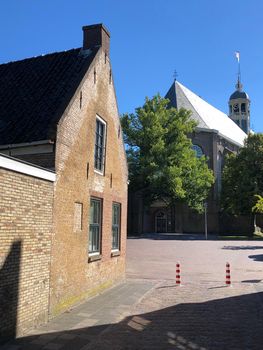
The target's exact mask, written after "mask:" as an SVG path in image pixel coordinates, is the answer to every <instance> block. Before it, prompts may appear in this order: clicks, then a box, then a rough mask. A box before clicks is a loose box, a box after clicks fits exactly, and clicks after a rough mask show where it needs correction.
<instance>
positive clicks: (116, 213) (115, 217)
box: [112, 203, 121, 250]
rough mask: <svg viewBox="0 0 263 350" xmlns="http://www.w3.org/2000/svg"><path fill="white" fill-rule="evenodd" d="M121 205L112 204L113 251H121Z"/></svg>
mask: <svg viewBox="0 0 263 350" xmlns="http://www.w3.org/2000/svg"><path fill="white" fill-rule="evenodd" d="M120 219H121V205H120V204H119V203H113V204H112V250H119V249H120V221H121V220H120Z"/></svg>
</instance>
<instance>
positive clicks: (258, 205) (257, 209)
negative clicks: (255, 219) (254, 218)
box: [252, 194, 263, 214]
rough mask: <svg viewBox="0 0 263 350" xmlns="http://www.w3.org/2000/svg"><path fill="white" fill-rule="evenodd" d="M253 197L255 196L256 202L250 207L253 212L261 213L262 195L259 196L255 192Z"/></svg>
mask: <svg viewBox="0 0 263 350" xmlns="http://www.w3.org/2000/svg"><path fill="white" fill-rule="evenodd" d="M255 197H256V198H257V202H256V204H255V205H254V207H253V208H252V211H253V212H255V213H259V214H263V197H261V196H260V195H259V194H256V195H255Z"/></svg>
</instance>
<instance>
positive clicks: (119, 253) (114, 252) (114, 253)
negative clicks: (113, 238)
mask: <svg viewBox="0 0 263 350" xmlns="http://www.w3.org/2000/svg"><path fill="white" fill-rule="evenodd" d="M120 255H121V252H120V251H119V250H112V251H111V257H112V258H113V257H114V256H120Z"/></svg>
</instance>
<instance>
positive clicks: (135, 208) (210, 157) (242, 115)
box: [129, 76, 250, 234]
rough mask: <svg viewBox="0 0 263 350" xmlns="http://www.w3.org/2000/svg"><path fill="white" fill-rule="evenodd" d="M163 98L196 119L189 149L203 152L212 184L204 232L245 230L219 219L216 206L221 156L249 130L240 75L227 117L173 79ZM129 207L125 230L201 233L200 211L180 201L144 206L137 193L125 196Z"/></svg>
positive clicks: (229, 220)
mask: <svg viewBox="0 0 263 350" xmlns="http://www.w3.org/2000/svg"><path fill="white" fill-rule="evenodd" d="M165 97H166V98H168V99H169V100H170V106H171V107H175V108H177V109H180V108H185V109H187V110H190V111H191V112H192V115H191V118H192V119H193V120H195V121H196V122H197V127H196V128H195V131H194V133H193V134H192V135H191V139H192V143H193V149H194V150H195V151H196V156H197V157H201V156H202V155H205V157H206V158H207V161H208V166H209V168H210V169H212V170H213V173H214V177H215V184H214V185H213V187H212V190H211V192H210V196H209V198H208V200H207V203H206V204H205V205H206V206H207V219H208V232H209V233H219V232H221V231H223V232H227V231H228V230H232V232H233V230H237V231H238V232H240V231H242V230H243V229H244V230H245V229H246V227H245V225H244V223H243V221H242V220H238V221H237V220H236V221H235V219H234V218H227V217H225V218H224V219H222V218H220V208H219V198H220V192H221V179H222V168H223V165H224V159H225V156H226V155H227V154H229V153H236V152H238V150H239V148H240V147H242V146H243V145H244V140H245V138H246V136H247V134H248V133H249V130H250V100H249V97H248V95H247V94H246V93H245V92H244V91H242V84H241V82H240V76H238V81H237V84H236V91H235V92H234V93H233V94H232V95H231V96H230V99H229V116H227V115H226V114H225V113H223V112H221V111H220V110H218V109H217V108H215V107H214V106H212V105H210V104H209V103H207V102H206V101H204V100H203V99H202V98H200V97H199V96H198V95H197V94H195V93H194V92H192V91H191V90H189V89H188V88H187V87H185V86H184V85H182V84H181V83H179V82H178V81H175V82H173V84H172V85H171V87H170V89H169V91H168V92H167V94H166V96H165ZM135 203H136V205H135ZM129 208H130V209H129V232H133V233H137V234H142V233H150V232H151V233H152V232H189V233H202V232H204V214H198V213H197V212H195V211H193V210H191V209H189V208H188V207H187V206H186V205H184V204H182V203H178V204H177V205H175V207H174V208H167V207H166V205H165V203H164V202H163V203H162V202H160V201H158V202H156V203H153V204H152V205H151V207H150V208H146V207H145V206H144V204H143V198H142V197H141V195H140V193H135V194H132V195H131V196H130V198H129Z"/></svg>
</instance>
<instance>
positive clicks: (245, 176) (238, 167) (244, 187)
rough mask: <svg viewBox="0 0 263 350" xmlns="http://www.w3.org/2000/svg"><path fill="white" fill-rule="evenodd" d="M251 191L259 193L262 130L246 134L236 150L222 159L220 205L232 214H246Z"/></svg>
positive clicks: (262, 174) (262, 189)
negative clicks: (223, 160)
mask: <svg viewBox="0 0 263 350" xmlns="http://www.w3.org/2000/svg"><path fill="white" fill-rule="evenodd" d="M255 195H260V196H262V195H263V134H249V136H248V138H247V139H246V141H245V145H244V147H243V148H241V149H240V151H239V153H238V154H237V155H234V154H232V155H231V156H229V157H228V158H227V159H226V164H225V167H224V170H223V177H222V196H221V202H222V208H223V209H224V210H225V211H227V212H229V213H231V214H234V215H240V214H241V215H242V214H243V215H249V214H251V212H252V209H253V206H254V205H255V203H256V198H255Z"/></svg>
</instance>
